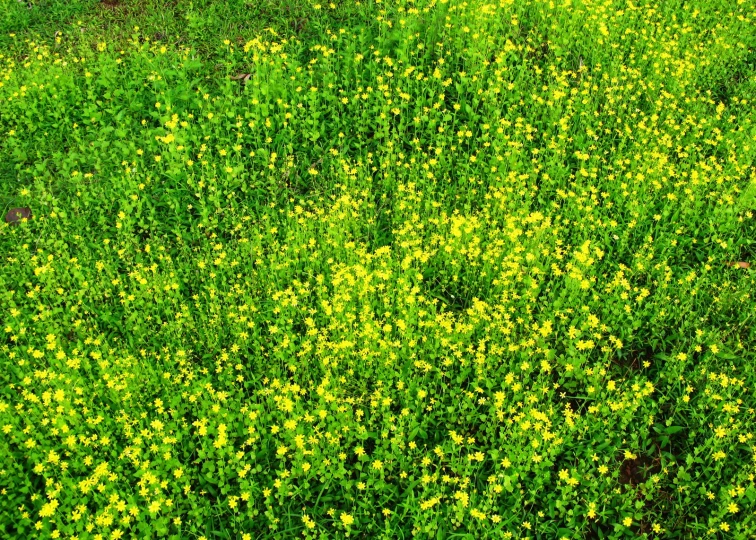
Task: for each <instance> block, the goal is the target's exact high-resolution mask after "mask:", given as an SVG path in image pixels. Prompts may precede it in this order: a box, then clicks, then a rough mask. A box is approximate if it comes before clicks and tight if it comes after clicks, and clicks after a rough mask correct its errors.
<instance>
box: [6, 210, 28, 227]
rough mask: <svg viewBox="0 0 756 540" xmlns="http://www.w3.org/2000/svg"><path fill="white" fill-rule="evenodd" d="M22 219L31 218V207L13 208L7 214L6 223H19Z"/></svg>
mask: <svg viewBox="0 0 756 540" xmlns="http://www.w3.org/2000/svg"><path fill="white" fill-rule="evenodd" d="M22 219H31V208H28V207H24V208H11V209H10V210H8V213H7V214H5V221H6V223H18V222H19V221H21V220H22Z"/></svg>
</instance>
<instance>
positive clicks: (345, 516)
mask: <svg viewBox="0 0 756 540" xmlns="http://www.w3.org/2000/svg"><path fill="white" fill-rule="evenodd" d="M340 518H341V522H342V523H343V524H344V526H345V527H349V526H350V525H351V524H352V523H354V518H353V517H352V516H351V515H349V514H347V513H346V512H342V513H341V516H340Z"/></svg>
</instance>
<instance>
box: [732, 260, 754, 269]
mask: <svg viewBox="0 0 756 540" xmlns="http://www.w3.org/2000/svg"><path fill="white" fill-rule="evenodd" d="M727 266H732V267H734V268H750V267H751V263H747V262H743V261H740V262H728V263H727Z"/></svg>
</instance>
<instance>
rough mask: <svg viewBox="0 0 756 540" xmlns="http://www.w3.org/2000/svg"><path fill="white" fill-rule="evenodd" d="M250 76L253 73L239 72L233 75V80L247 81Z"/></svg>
mask: <svg viewBox="0 0 756 540" xmlns="http://www.w3.org/2000/svg"><path fill="white" fill-rule="evenodd" d="M250 77H252V74H251V73H239V74H238V75H234V76H233V77H231V80H232V81H242V82H247V81H248V80H249V78H250Z"/></svg>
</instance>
